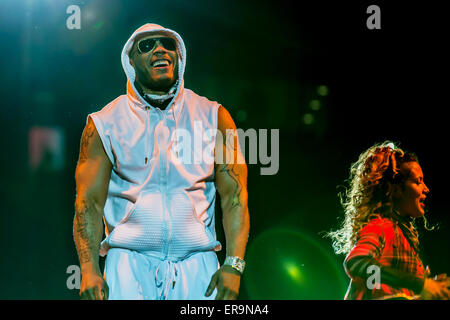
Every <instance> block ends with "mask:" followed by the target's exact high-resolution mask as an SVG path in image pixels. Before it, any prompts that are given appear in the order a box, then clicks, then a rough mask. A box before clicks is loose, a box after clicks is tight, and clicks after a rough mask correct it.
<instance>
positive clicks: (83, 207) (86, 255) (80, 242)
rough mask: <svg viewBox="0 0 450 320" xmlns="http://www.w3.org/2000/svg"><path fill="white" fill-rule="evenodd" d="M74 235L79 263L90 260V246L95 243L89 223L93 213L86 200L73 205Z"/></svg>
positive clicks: (93, 233) (93, 229) (90, 223)
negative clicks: (74, 212)
mask: <svg viewBox="0 0 450 320" xmlns="http://www.w3.org/2000/svg"><path fill="white" fill-rule="evenodd" d="M75 211H76V214H75V221H74V235H75V242H76V245H77V249H78V256H79V259H80V263H85V262H89V261H91V260H92V252H91V250H92V245H93V243H94V242H95V228H94V227H93V226H92V221H90V220H91V219H92V218H91V217H92V216H93V215H95V213H93V212H90V211H92V210H91V208H90V206H89V204H88V201H87V200H79V201H77V202H76V203H75Z"/></svg>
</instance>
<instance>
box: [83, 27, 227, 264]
mask: <svg viewBox="0 0 450 320" xmlns="http://www.w3.org/2000/svg"><path fill="white" fill-rule="evenodd" d="M142 33H148V34H152V33H158V34H162V35H164V36H168V37H171V38H173V39H175V40H176V43H177V53H178V65H179V67H178V79H179V80H178V82H177V86H176V91H175V95H174V97H173V99H172V100H171V102H170V103H169V104H168V106H167V107H166V109H165V110H161V109H159V108H157V107H153V106H152V105H150V104H149V103H148V102H147V101H146V100H144V99H143V98H142V97H141V95H140V94H139V92H138V91H137V90H136V88H135V85H134V81H135V71H134V68H133V67H132V66H131V65H130V62H129V56H128V54H129V52H130V50H131V48H132V46H133V41H134V39H135V38H136V36H137V35H139V34H142ZM122 65H123V68H124V70H125V73H126V75H127V79H128V81H127V94H126V95H122V96H119V97H118V98H116V99H115V100H113V101H112V102H110V103H109V104H108V105H106V106H105V107H104V108H103V109H102V110H100V111H98V112H95V113H92V114H90V115H89V116H90V117H91V118H92V120H93V121H94V124H95V126H96V129H97V131H98V133H99V136H100V138H101V140H102V143H103V146H104V149H105V151H106V154H107V155H108V157H109V159H110V161H111V163H112V164H113V170H112V172H111V179H110V183H109V189H108V195H107V199H106V203H105V207H104V221H105V226H106V227H105V233H106V239H104V240H103V242H102V244H101V250H100V254H101V255H102V256H104V255H105V254H106V253H107V251H108V249H109V248H111V247H119V248H126V249H131V250H136V251H140V252H144V253H146V254H149V255H152V256H155V257H157V258H159V259H167V260H172V261H177V260H182V259H184V258H187V257H188V256H189V255H191V254H193V253H196V252H201V251H211V250H216V251H217V250H220V248H221V245H220V243H219V242H218V241H217V240H216V233H215V223H214V208H215V195H216V189H215V186H214V163H213V162H211V161H191V162H190V163H186V161H179V159H175V158H174V156H173V155H174V149H175V148H176V146H175V144H176V143H175V142H173V141H174V140H173V137H174V136H176V134H174V131H175V130H176V129H177V132H180V130H181V131H183V130H184V132H188V133H191V136H192V137H193V138H194V136H195V138H194V139H200V141H201V142H202V145H203V147H204V146H205V144H206V145H212V146H214V142H215V135H204V134H201V133H200V134H199V132H198V131H196V130H197V129H198V127H199V126H198V124H201V127H202V128H203V129H204V130H210V129H213V130H215V129H217V111H218V108H219V104H218V103H217V102H212V101H209V100H208V99H206V98H204V97H201V96H199V95H197V94H195V93H194V92H192V91H191V90H189V89H185V88H184V81H183V75H184V69H185V65H186V49H185V46H184V43H183V40H182V39H181V37H180V36H179V35H178V33H176V32H174V31H172V30H170V29H166V28H163V27H161V26H159V25H155V24H146V25H144V26H142V27H140V28H139V29H137V30H136V31H135V32H134V33H133V34H132V36H131V37H130V38H129V39H128V41H127V42H126V44H125V46H124V48H123V51H122ZM183 152H188V153H190V154H189V155H190V156H191V157H190V159H194V158H195V157H197V156H198V152H199V150H196V149H195V148H190V149H188V150H186V149H183ZM200 152H202V153H205V152H206V153H209V154H207V155H208V156H210V157H213V154H214V150H213V148H209V149H208V148H206V149H205V148H202V150H201V151H200ZM196 153H197V154H196ZM185 155H186V154H185ZM197 159H198V158H197ZM177 160H178V161H177Z"/></svg>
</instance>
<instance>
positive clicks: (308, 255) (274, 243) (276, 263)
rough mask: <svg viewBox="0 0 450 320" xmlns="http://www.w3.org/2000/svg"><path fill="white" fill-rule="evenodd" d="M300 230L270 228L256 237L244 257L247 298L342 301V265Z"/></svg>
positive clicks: (344, 277) (343, 288)
mask: <svg viewBox="0 0 450 320" xmlns="http://www.w3.org/2000/svg"><path fill="white" fill-rule="evenodd" d="M320 241H321V238H319V236H317V238H315V237H313V236H309V235H308V234H306V233H303V232H301V231H299V230H292V229H284V228H277V229H270V230H267V231H264V232H262V233H261V234H259V235H257V236H256V237H255V238H254V239H253V240H252V241H251V243H249V247H248V250H247V254H246V261H247V267H246V270H245V277H244V278H243V279H244V281H243V286H245V289H246V292H247V294H248V296H249V297H250V299H262V300H266V299H273V300H280V299H283V300H292V299H294V300H297V299H298V300H301V299H342V298H343V296H344V294H345V290H346V285H347V281H346V276H345V273H344V270H343V268H342V265H341V263H338V262H337V261H336V260H337V259H336V257H335V256H334V254H333V253H332V249H331V247H330V248H329V250H326V249H324V247H322V245H321V244H320Z"/></svg>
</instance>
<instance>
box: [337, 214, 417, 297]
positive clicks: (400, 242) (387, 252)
mask: <svg viewBox="0 0 450 320" xmlns="http://www.w3.org/2000/svg"><path fill="white" fill-rule="evenodd" d="M401 223H402V222H398V221H393V220H391V219H388V218H374V219H372V220H370V221H369V223H368V224H367V225H366V226H364V227H363V228H362V229H361V231H360V232H359V235H358V239H357V242H356V245H355V246H354V247H353V249H352V250H351V251H350V253H349V254H348V255H347V257H346V258H345V262H344V267H345V271H346V273H347V275H348V276H349V277H350V279H351V281H350V286H349V288H348V291H347V293H346V295H345V299H358V300H359V299H378V298H383V297H386V296H392V295H404V296H408V297H412V296H414V295H417V294H419V292H414V291H413V290H412V289H411V288H401V287H394V286H391V285H388V284H386V283H383V273H382V272H381V279H380V280H381V281H380V282H381V286H380V287H379V289H377V288H376V287H375V288H373V289H370V287H373V286H368V284H367V278H368V277H370V276H371V275H372V274H373V271H372V270H371V272H369V270H367V264H366V265H365V267H364V270H361V264H360V266H359V269H360V270H357V269H358V268H357V267H351V262H352V261H357V260H352V259H355V258H361V257H367V258H369V259H366V260H367V261H370V260H371V261H373V262H375V263H376V265H379V266H381V267H382V268H383V267H387V268H389V269H390V270H395V271H396V272H398V274H399V275H405V276H407V277H409V278H412V279H413V280H417V281H415V283H416V284H417V283H421V281H422V282H423V279H424V267H423V264H422V261H421V259H420V257H419V255H418V253H417V252H416V250H414V247H413V246H412V245H411V244H410V242H409V241H408V239H407V238H406V237H405V235H404V233H403V232H402V229H401V228H400V226H399V224H401ZM410 276H411V277H410Z"/></svg>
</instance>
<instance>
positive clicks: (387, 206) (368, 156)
mask: <svg viewBox="0 0 450 320" xmlns="http://www.w3.org/2000/svg"><path fill="white" fill-rule="evenodd" d="M406 162H417V163H418V159H417V156H416V155H415V154H413V153H411V152H405V151H403V150H402V149H400V148H398V147H397V146H396V144H394V143H393V142H391V141H385V142H383V143H377V144H375V145H373V146H372V147H370V148H369V149H367V150H366V151H364V152H363V153H362V154H361V155H360V156H359V159H358V161H356V162H355V163H353V164H352V166H351V168H350V177H349V179H348V181H349V187H348V188H346V190H345V192H343V193H340V194H339V195H340V197H341V204H342V206H343V208H344V213H345V218H344V221H343V223H342V226H341V228H340V229H338V230H336V231H331V232H328V233H327V236H329V237H330V238H332V239H333V248H334V250H335V252H336V253H337V254H340V253H344V254H345V253H348V252H350V250H351V249H352V247H353V245H354V244H355V242H356V238H357V235H358V233H359V231H360V230H361V229H362V228H363V227H364V226H365V225H366V224H367V223H368V222H369V221H370V220H371V219H372V218H375V217H391V218H393V217H394V216H395V214H394V210H395V208H394V202H393V191H394V187H395V186H398V185H401V184H403V182H404V181H405V180H406V179H407V176H405V175H404V174H403V173H402V172H401V171H400V168H401V166H402V164H403V163H406Z"/></svg>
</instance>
